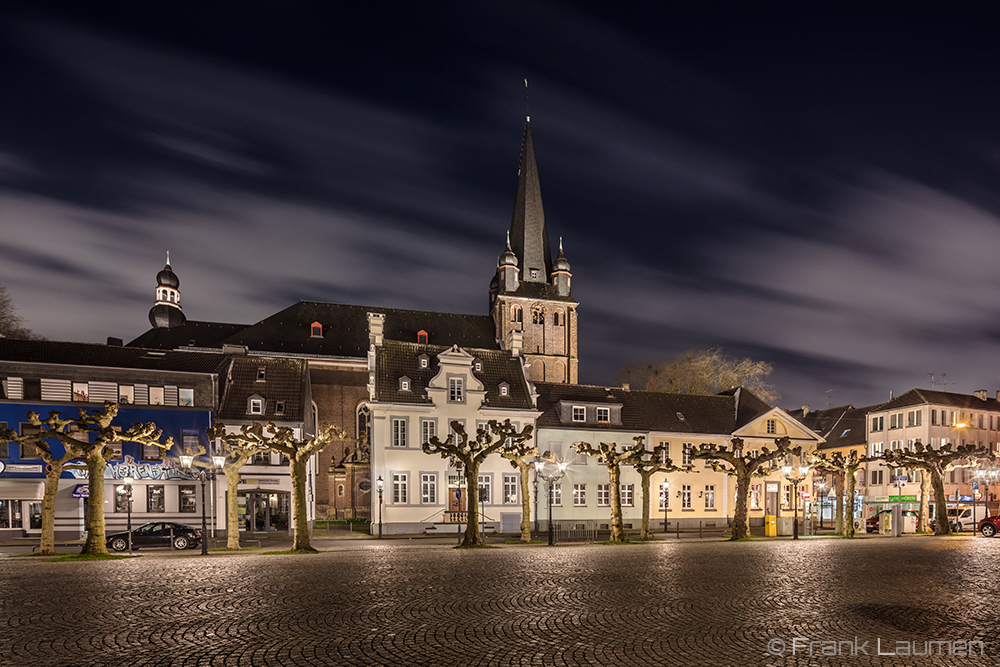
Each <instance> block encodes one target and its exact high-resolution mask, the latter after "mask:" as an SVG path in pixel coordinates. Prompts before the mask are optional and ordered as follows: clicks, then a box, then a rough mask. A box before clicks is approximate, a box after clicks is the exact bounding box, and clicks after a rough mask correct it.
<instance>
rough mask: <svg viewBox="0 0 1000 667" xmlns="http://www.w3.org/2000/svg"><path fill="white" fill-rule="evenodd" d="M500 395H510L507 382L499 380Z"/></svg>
mask: <svg viewBox="0 0 1000 667" xmlns="http://www.w3.org/2000/svg"><path fill="white" fill-rule="evenodd" d="M500 395H501V396H509V395H510V385H509V384H507V383H506V382H501V383H500Z"/></svg>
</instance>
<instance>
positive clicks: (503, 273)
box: [497, 232, 521, 292]
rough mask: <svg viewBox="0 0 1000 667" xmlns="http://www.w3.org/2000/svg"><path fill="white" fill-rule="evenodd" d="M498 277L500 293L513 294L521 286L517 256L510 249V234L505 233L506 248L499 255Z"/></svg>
mask: <svg viewBox="0 0 1000 667" xmlns="http://www.w3.org/2000/svg"><path fill="white" fill-rule="evenodd" d="M497 272H498V273H499V275H500V280H499V283H500V285H499V286H500V291H502V292H514V291H516V290H517V287H518V285H520V284H521V276H520V273H521V271H520V269H519V268H518V267H517V255H515V254H514V250H513V249H512V248H511V247H510V232H507V248H506V249H505V250H504V251H503V254H502V255H500V266H499V267H498V268H497Z"/></svg>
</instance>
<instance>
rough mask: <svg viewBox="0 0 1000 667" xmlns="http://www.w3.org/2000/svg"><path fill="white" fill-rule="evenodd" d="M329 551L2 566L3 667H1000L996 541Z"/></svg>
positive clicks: (338, 547) (389, 543)
mask: <svg viewBox="0 0 1000 667" xmlns="http://www.w3.org/2000/svg"><path fill="white" fill-rule="evenodd" d="M324 548H325V550H324V551H323V552H322V553H320V554H318V555H315V556H283V555H265V554H262V553H260V552H251V553H244V554H236V555H229V554H212V555H210V556H208V557H199V556H198V555H194V554H174V553H170V552H161V553H150V554H147V555H144V556H142V557H141V558H135V559H131V560H126V561H105V562H84V563H46V562H41V561H40V560H36V559H29V558H0V571H2V580H3V596H2V598H0V618H2V620H0V626H2V627H3V629H4V632H3V642H2V647H0V664H3V665H17V666H21V665H33V666H35V665H37V666H41V665H219V666H222V665H226V666H229V665H233V666H235V665H240V666H244V665H245V666H247V667H249V666H251V665H342V664H350V665H812V664H845V665H855V664H857V665H872V664H891V665H914V664H952V665H968V664H995V663H996V661H997V656H998V655H1000V645H998V642H997V641H996V639H995V636H996V630H997V621H996V615H997V612H996V609H997V606H996V600H997V596H998V593H1000V590H998V589H1000V584H998V582H997V576H996V575H997V572H998V571H1000V540H989V539H984V538H970V537H957V538H934V537H923V538H903V539H895V540H894V539H860V540H855V541H845V540H836V539H823V540H800V541H799V542H792V541H788V540H782V541H758V542H751V543H733V544H730V543H724V542H717V541H708V540H705V541H690V542H686V541H681V542H671V541H665V542H658V543H653V544H638V545H629V546H622V547H610V546H601V545H590V546H581V545H574V546H556V547H546V546H511V545H508V546H505V547H502V548H499V549H486V550H475V551H463V550H455V549H452V548H451V547H450V545H441V544H427V543H420V542H417V541H405V542H404V541H393V540H386V541H385V542H384V543H377V542H375V541H365V542H358V541H355V542H346V541H345V542H333V541H331V542H330V544H329V545H327V546H325V547H324ZM795 638H800V639H799V640H796V639H795ZM803 641H807V642H809V641H811V642H816V643H815V644H812V645H811V646H809V645H807V644H803ZM957 641H981V642H983V649H982V653H983V654H984V655H980V649H979V648H978V647H976V645H973V649H972V650H971V655H970V656H968V657H966V656H961V655H948V652H949V651H951V650H952V649H953V648H954V647H955V645H953V644H941V643H939V644H933V645H931V646H930V647H929V648H930V650H931V652H932V653H934V655H931V656H926V657H924V656H909V655H899V654H898V652H897V650H898V648H900V645H899V644H897V642H904V645H903V646H904V647H909V648H908V650H911V651H912V650H914V648H915V650H916V651H917V652H921V651H923V650H924V649H925V647H927V645H926V644H925V642H957ZM821 642H826V644H823V643H821ZM831 642H843V643H841V644H837V645H836V648H835V649H834V645H833V644H831ZM865 642H867V644H865ZM793 648H794V650H795V655H794V656H793V655H792V651H793ZM942 648H943V649H944V653H945V654H944V655H938V653H939V652H941V649H942ZM810 650H811V651H812V653H813V655H812V656H810V655H809V652H810ZM823 650H826V651H828V652H832V651H834V650H835V651H836V652H837V653H838V654H837V655H823V654H822V651H823ZM880 651H881V653H882V654H881V655H880V654H879V652H880ZM889 652H892V653H891V654H887V653H889ZM779 654H780V655H779Z"/></svg>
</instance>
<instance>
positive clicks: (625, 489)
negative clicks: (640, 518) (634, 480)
mask: <svg viewBox="0 0 1000 667" xmlns="http://www.w3.org/2000/svg"><path fill="white" fill-rule="evenodd" d="M620 493H621V501H622V507H635V485H634V484H622V485H621V491H620Z"/></svg>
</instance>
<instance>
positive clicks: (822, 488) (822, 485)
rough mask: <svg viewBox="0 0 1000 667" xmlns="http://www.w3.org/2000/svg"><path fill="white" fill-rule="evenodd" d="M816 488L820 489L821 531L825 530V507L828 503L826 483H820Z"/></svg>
mask: <svg viewBox="0 0 1000 667" xmlns="http://www.w3.org/2000/svg"><path fill="white" fill-rule="evenodd" d="M815 486H818V487H819V528H820V530H823V509H824V508H823V505H824V504H825V503H826V494H825V493H824V491H825V490H826V482H820V483H819V484H816V485H815Z"/></svg>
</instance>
